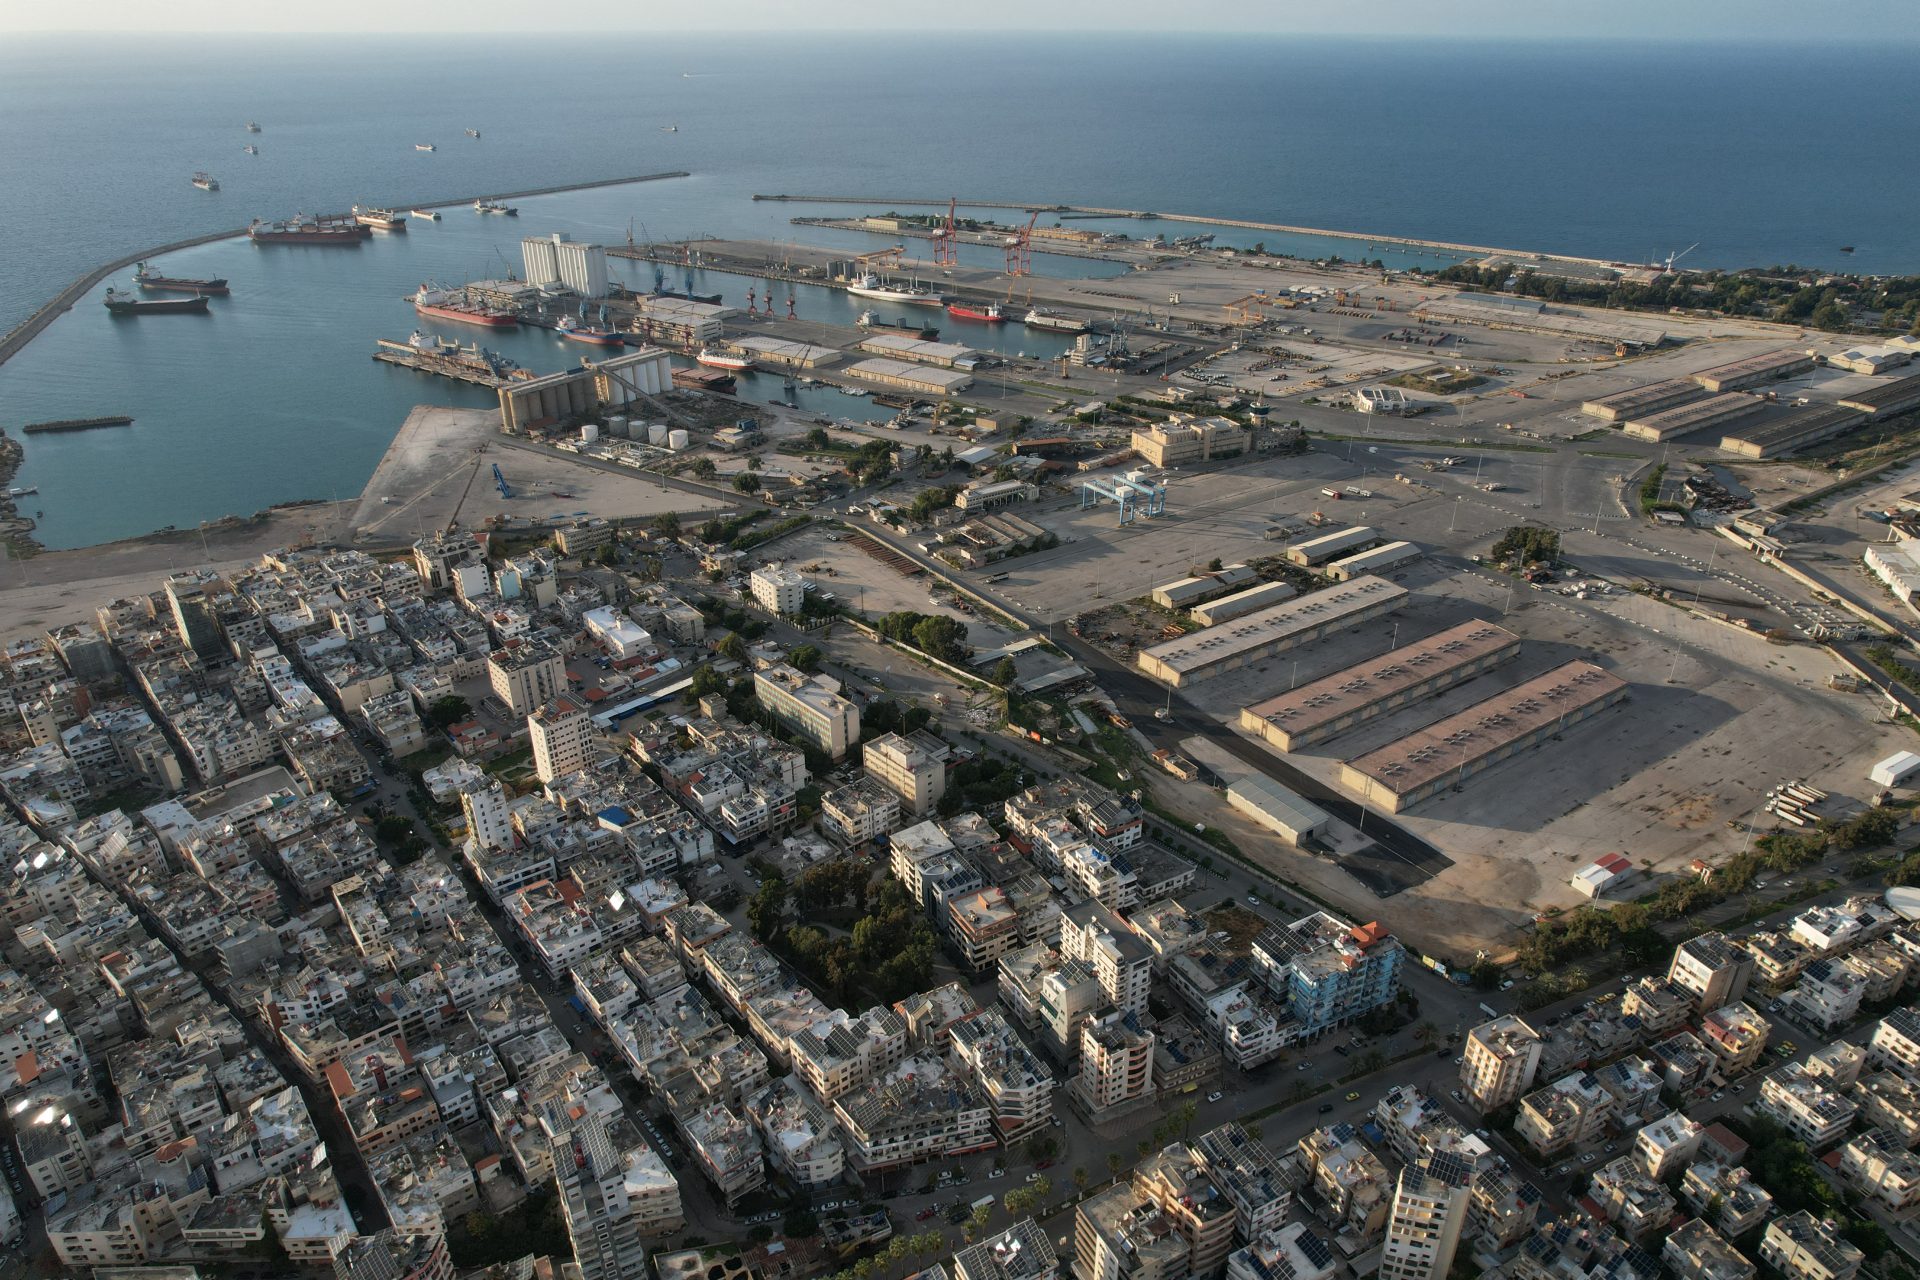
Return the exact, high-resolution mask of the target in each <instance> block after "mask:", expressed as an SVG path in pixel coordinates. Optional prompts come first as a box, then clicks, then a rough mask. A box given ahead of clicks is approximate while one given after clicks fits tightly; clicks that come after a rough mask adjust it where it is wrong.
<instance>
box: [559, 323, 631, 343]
mask: <svg viewBox="0 0 1920 1280" xmlns="http://www.w3.org/2000/svg"><path fill="white" fill-rule="evenodd" d="M553 327H554V331H555V332H557V333H558V334H559V335H560V336H561V337H563V338H565V339H567V340H568V341H569V342H584V343H587V344H588V345H590V346H596V347H623V346H625V345H626V342H627V340H626V338H625V337H623V336H622V335H621V333H620V331H619V330H618V329H595V328H593V327H592V326H591V325H586V324H582V323H581V322H580V321H578V320H575V319H574V318H573V317H572V316H561V317H560V322H559V323H558V324H556V325H554V326H553Z"/></svg>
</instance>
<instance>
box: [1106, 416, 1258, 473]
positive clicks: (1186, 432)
mask: <svg viewBox="0 0 1920 1280" xmlns="http://www.w3.org/2000/svg"><path fill="white" fill-rule="evenodd" d="M1252 447H1253V429H1252V428H1251V427H1243V426H1241V425H1240V424H1239V423H1237V422H1235V421H1233V420H1232V419H1231V418H1199V417H1195V416H1194V415H1193V414H1190V413H1175V414H1170V415H1168V417H1167V420H1166V421H1165V422H1161V423H1156V424H1154V425H1152V426H1148V427H1142V428H1140V429H1139V430H1137V431H1135V432H1134V433H1133V451H1134V452H1135V453H1137V454H1139V455H1140V456H1141V457H1142V458H1144V459H1146V460H1147V461H1148V462H1150V463H1152V464H1153V465H1154V466H1156V467H1171V466H1174V465H1176V464H1178V463H1183V462H1205V461H1206V460H1208V459H1209V458H1231V457H1235V456H1237V455H1239V454H1242V453H1245V452H1246V451H1247V450H1248V449H1250V448H1252Z"/></svg>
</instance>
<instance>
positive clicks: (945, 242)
mask: <svg viewBox="0 0 1920 1280" xmlns="http://www.w3.org/2000/svg"><path fill="white" fill-rule="evenodd" d="M959 205H960V199H959V197H958V196H949V197H948V198H947V221H946V223H945V224H944V225H943V226H940V227H936V228H935V229H934V232H933V265H934V266H936V267H951V266H954V265H955V264H956V263H958V261H959V255H958V253H957V252H956V248H957V246H956V245H955V244H954V238H953V237H954V218H953V215H954V212H955V211H956V210H957V209H958V208H959Z"/></svg>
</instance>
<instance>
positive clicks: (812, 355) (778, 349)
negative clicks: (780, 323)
mask: <svg viewBox="0 0 1920 1280" xmlns="http://www.w3.org/2000/svg"><path fill="white" fill-rule="evenodd" d="M733 345H734V347H735V348H736V349H738V350H739V351H742V352H744V353H745V354H747V355H749V356H752V357H753V360H754V363H756V364H764V365H772V366H773V367H774V368H777V369H824V368H826V367H827V366H828V365H831V364H837V363H838V362H839V360H840V356H841V353H840V352H839V351H836V350H835V349H834V348H832V347H823V346H821V345H819V344H818V343H814V342H794V341H791V340H789V339H787V338H768V337H752V338H736V339H734V342H733Z"/></svg>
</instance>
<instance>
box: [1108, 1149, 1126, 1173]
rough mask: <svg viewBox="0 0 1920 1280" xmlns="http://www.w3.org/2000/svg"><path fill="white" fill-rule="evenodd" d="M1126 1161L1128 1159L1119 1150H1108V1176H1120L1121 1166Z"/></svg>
mask: <svg viewBox="0 0 1920 1280" xmlns="http://www.w3.org/2000/svg"><path fill="white" fill-rule="evenodd" d="M1125 1163H1126V1161H1125V1160H1123V1159H1122V1158H1121V1155H1120V1153H1119V1152H1118V1151H1109V1152H1107V1176H1108V1177H1109V1178H1117V1177H1119V1176H1120V1166H1121V1165H1123V1164H1125Z"/></svg>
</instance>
